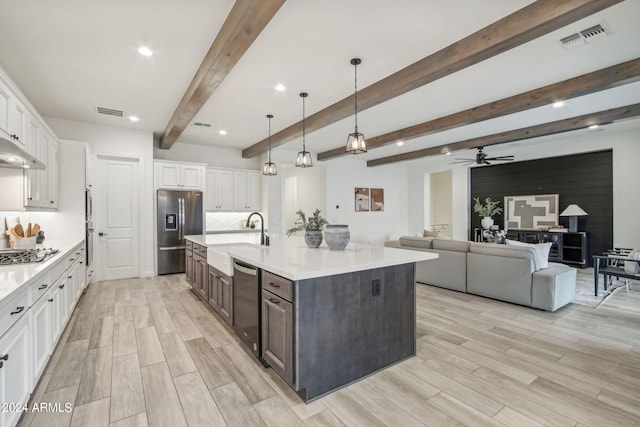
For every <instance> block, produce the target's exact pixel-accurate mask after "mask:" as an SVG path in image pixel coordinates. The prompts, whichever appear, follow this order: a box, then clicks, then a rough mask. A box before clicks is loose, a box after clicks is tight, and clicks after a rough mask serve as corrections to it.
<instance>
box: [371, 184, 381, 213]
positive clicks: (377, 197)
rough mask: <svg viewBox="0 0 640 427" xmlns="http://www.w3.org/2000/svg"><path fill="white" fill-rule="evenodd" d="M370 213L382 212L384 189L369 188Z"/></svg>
mask: <svg viewBox="0 0 640 427" xmlns="http://www.w3.org/2000/svg"><path fill="white" fill-rule="evenodd" d="M370 192H371V211H372V212H381V211H383V210H384V188H371V189H370Z"/></svg>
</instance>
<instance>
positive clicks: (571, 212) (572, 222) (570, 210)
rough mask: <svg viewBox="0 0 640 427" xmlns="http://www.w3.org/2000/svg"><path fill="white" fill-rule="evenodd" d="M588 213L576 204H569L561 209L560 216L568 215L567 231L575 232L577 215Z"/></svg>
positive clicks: (576, 229)
mask: <svg viewBox="0 0 640 427" xmlns="http://www.w3.org/2000/svg"><path fill="white" fill-rule="evenodd" d="M585 215H589V214H588V213H586V212H585V211H584V210H582V208H581V207H580V206H578V205H569V206H567V208H566V209H565V210H563V211H562V213H561V214H560V216H568V217H569V232H571V233H576V232H577V231H578V217H579V216H585Z"/></svg>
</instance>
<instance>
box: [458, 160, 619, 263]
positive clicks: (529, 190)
mask: <svg viewBox="0 0 640 427" xmlns="http://www.w3.org/2000/svg"><path fill="white" fill-rule="evenodd" d="M534 194H559V195H560V197H559V208H560V211H559V213H561V212H562V211H563V210H564V209H565V208H566V207H567V206H569V205H571V204H576V205H578V206H580V207H581V208H582V209H584V211H585V212H587V213H588V214H589V215H588V216H584V217H579V218H578V231H587V232H588V233H589V248H590V254H591V255H593V254H599V253H601V252H603V251H605V250H607V249H610V248H612V247H613V155H612V152H611V150H606V151H597V152H593V153H584V154H574V155H570V156H562V157H551V158H547V159H538V160H529V161H524V162H513V163H506V164H501V165H491V166H483V167H475V168H472V169H471V201H470V202H471V236H469V238H470V240H472V237H473V229H474V228H479V227H480V220H481V218H480V217H479V216H478V214H477V213H475V212H473V203H474V202H473V198H475V197H479V198H480V199H481V200H484V199H485V198H486V197H491V199H492V200H500V207H502V208H503V209H504V197H505V196H526V195H534ZM493 219H494V221H495V223H496V224H499V225H500V228H503V225H504V214H501V215H496V216H495V217H494V218H493ZM559 222H560V224H563V225H564V226H565V227H567V228H568V227H569V218H567V217H560V218H559Z"/></svg>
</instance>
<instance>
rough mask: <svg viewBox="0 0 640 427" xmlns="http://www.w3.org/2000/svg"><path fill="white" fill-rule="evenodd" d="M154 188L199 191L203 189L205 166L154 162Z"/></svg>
mask: <svg viewBox="0 0 640 427" xmlns="http://www.w3.org/2000/svg"><path fill="white" fill-rule="evenodd" d="M154 163H155V175H156V188H167V189H173V190H200V191H203V190H204V188H205V166H204V164H198V163H179V162H169V161H155V162H154Z"/></svg>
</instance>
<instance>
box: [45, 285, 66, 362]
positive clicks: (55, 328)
mask: <svg viewBox="0 0 640 427" xmlns="http://www.w3.org/2000/svg"><path fill="white" fill-rule="evenodd" d="M60 283H61V282H56V284H55V285H54V286H53V288H52V289H51V292H50V294H49V295H47V302H48V303H50V304H51V340H52V342H54V343H55V342H57V341H58V338H59V337H60V334H61V333H62V324H63V318H62V314H63V313H62V311H63V310H62V303H63V298H62V295H63V294H62V292H61V291H60V288H59V287H58V286H59V285H60ZM51 350H52V351H53V348H52V349H51Z"/></svg>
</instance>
